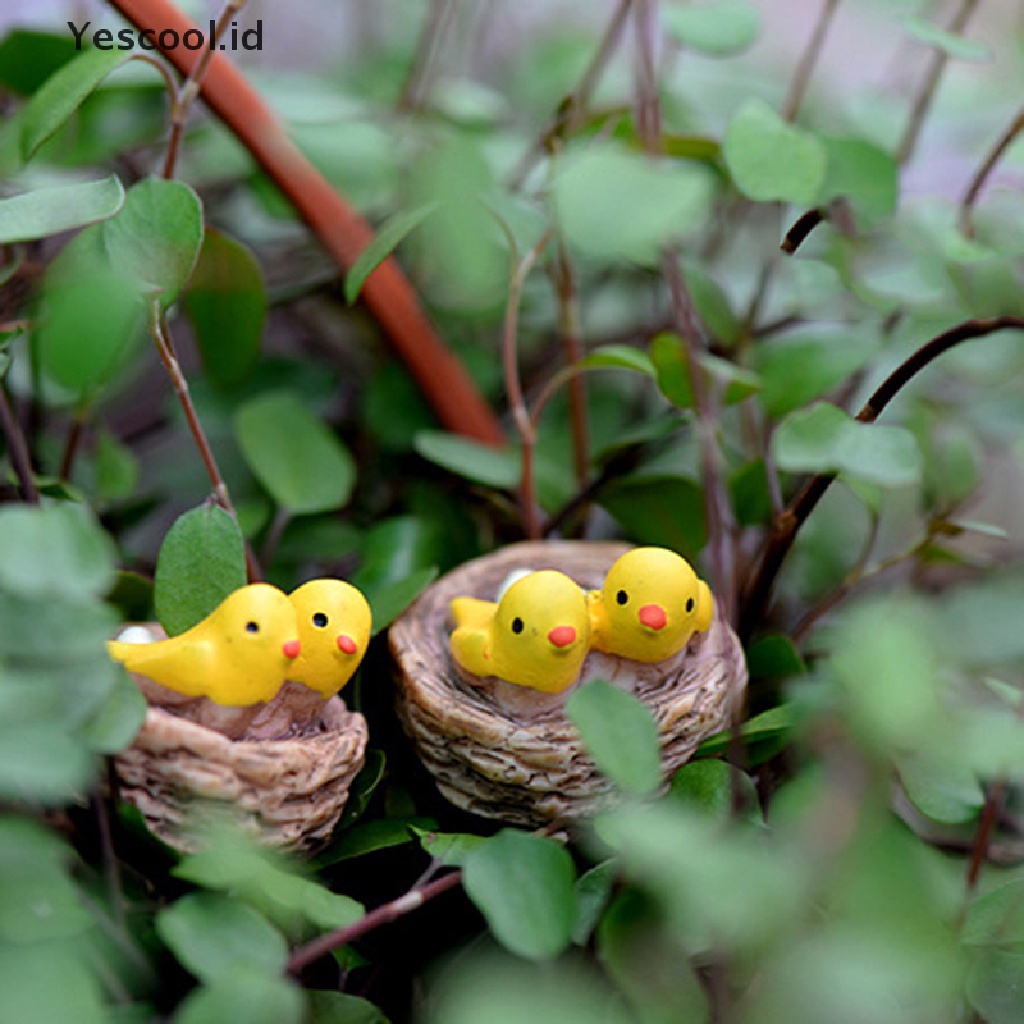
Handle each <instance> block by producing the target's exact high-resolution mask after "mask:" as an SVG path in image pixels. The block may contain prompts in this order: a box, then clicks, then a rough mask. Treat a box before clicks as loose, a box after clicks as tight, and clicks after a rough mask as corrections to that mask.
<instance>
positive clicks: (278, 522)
mask: <svg viewBox="0 0 1024 1024" xmlns="http://www.w3.org/2000/svg"><path fill="white" fill-rule="evenodd" d="M291 518H292V517H291V513H290V512H289V511H288V509H286V508H278V509H277V510H276V511H275V512H274V518H273V519H272V520H271V523H270V527H269V529H268V530H267V536H266V538H265V539H264V541H263V548H262V550H261V551H260V562H261V564H263V565H270V563H271V562H272V561H273V560H274V555H275V554H277V549H278V546H279V545H280V543H281V538H282V537H283V536H284V531H285V530H286V529H287V528H288V524H289V523H290V522H291Z"/></svg>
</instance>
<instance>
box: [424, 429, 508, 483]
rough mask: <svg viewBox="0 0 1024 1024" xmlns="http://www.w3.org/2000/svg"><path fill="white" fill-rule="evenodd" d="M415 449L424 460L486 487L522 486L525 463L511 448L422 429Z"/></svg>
mask: <svg viewBox="0 0 1024 1024" xmlns="http://www.w3.org/2000/svg"><path fill="white" fill-rule="evenodd" d="M413 447H414V448H415V449H416V451H417V452H419V454H420V455H422V456H423V458H425V459H428V460H429V461H430V462H433V463H435V464H436V465H438V466H443V467H444V468H445V469H447V470H450V471H451V472H452V473H457V474H458V475H459V476H462V477H465V478H466V479H467V480H472V481H473V482H474V483H478V484H484V485H485V486H487V487H502V488H505V489H512V488H514V487H518V486H519V477H520V474H521V473H522V460H521V458H520V455H519V452H518V451H516V450H515V449H512V448H495V447H494V446H493V445H486V444H482V443H481V442H479V441H472V440H470V439H469V438H466V437H459V436H457V435H456V434H446V433H443V432H441V431H436V430H422V431H420V432H419V433H418V434H417V435H416V437H415V438H414V440H413Z"/></svg>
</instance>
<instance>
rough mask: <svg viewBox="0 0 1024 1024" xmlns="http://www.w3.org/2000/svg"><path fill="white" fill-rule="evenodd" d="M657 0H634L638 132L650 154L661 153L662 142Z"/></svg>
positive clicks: (634, 85)
mask: <svg viewBox="0 0 1024 1024" xmlns="http://www.w3.org/2000/svg"><path fill="white" fill-rule="evenodd" d="M657 14H658V7H657V0H634V3H633V16H634V21H635V22H636V66H635V69H634V73H633V87H634V91H635V94H636V95H635V99H634V106H635V113H634V115H633V116H634V120H635V122H636V133H637V137H638V138H639V140H640V143H641V145H642V146H643V147H644V149H645V150H646V151H647V153H648V154H650V155H651V156H658V155H659V154H660V153H661V151H662V144H661V99H660V97H659V96H658V78H657V74H656V72H655V60H654V42H655V36H656V34H657V21H656V19H657Z"/></svg>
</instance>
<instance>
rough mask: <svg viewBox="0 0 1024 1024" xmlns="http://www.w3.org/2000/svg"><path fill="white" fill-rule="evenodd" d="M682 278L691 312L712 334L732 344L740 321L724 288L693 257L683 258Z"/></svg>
mask: <svg viewBox="0 0 1024 1024" xmlns="http://www.w3.org/2000/svg"><path fill="white" fill-rule="evenodd" d="M683 280H684V282H685V284H686V291H687V293H688V294H689V296H690V301H691V302H692V303H693V309H694V312H695V313H696V314H697V317H698V318H699V321H700V323H702V324H703V325H704V327H705V328H707V331H708V333H709V334H710V335H711V337H712V338H713V339H714V340H715V341H717V342H720V343H721V344H723V345H733V344H735V343H736V341H737V340H738V339H739V337H740V334H741V333H742V331H743V324H742V323H741V321H740V318H739V317H738V316H737V315H736V313H735V311H734V310H733V308H732V303H731V302H730V300H729V296H728V295H727V294H726V292H725V289H723V288H722V286H721V285H720V284H719V283H718V281H716V280H715V279H714V278H713V277H712V276H711V274H710V273H709V272H708V269H707V268H706V267H705V266H703V265H702V264H700V263H698V262H697V261H696V260H692V259H689V260H684V261H683Z"/></svg>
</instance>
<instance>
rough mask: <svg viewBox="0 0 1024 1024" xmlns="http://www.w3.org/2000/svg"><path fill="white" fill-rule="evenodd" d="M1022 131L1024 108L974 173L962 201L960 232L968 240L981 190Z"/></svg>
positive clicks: (971, 233)
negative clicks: (972, 213) (975, 205)
mask: <svg viewBox="0 0 1024 1024" xmlns="http://www.w3.org/2000/svg"><path fill="white" fill-rule="evenodd" d="M1022 131H1024V107H1022V108H1021V109H1020V110H1019V111H1018V112H1017V116H1016V117H1015V118H1014V119H1013V120H1012V121H1011V122H1010V124H1009V125H1008V127H1007V128H1006V130H1005V131H1004V132H1003V134H1002V135H1000V136H999V139H998V141H997V142H996V144H995V145H994V146H993V147H992V149H991V150H990V151H989V154H988V156H986V157H985V159H984V160H983V161H982V162H981V165H980V166H979V167H978V169H977V170H976V171H975V172H974V176H973V177H972V178H971V183H970V184H969V185H968V186H967V191H966V192H965V193H964V197H963V199H961V200H960V217H959V223H960V230H961V231H962V232H963V233H964V234H965V235H967V237H968V238H970V237H971V236H972V235H973V234H974V226H973V225H972V223H971V212H972V211H973V209H974V204H975V203H976V202H977V201H978V196H979V195H981V190H982V189H983V188H984V187H985V183H986V182H987V181H988V179H989V176H990V175H991V174H992V171H993V170H994V169H995V166H996V164H997V163H999V161H1000V160H1001V159H1002V157H1003V154H1004V153H1005V152H1006V151H1007V150H1008V149H1009V148H1010V146H1011V144H1012V143H1013V141H1014V140H1015V139H1016V138H1017V136H1018V135H1020V133H1021V132H1022Z"/></svg>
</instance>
